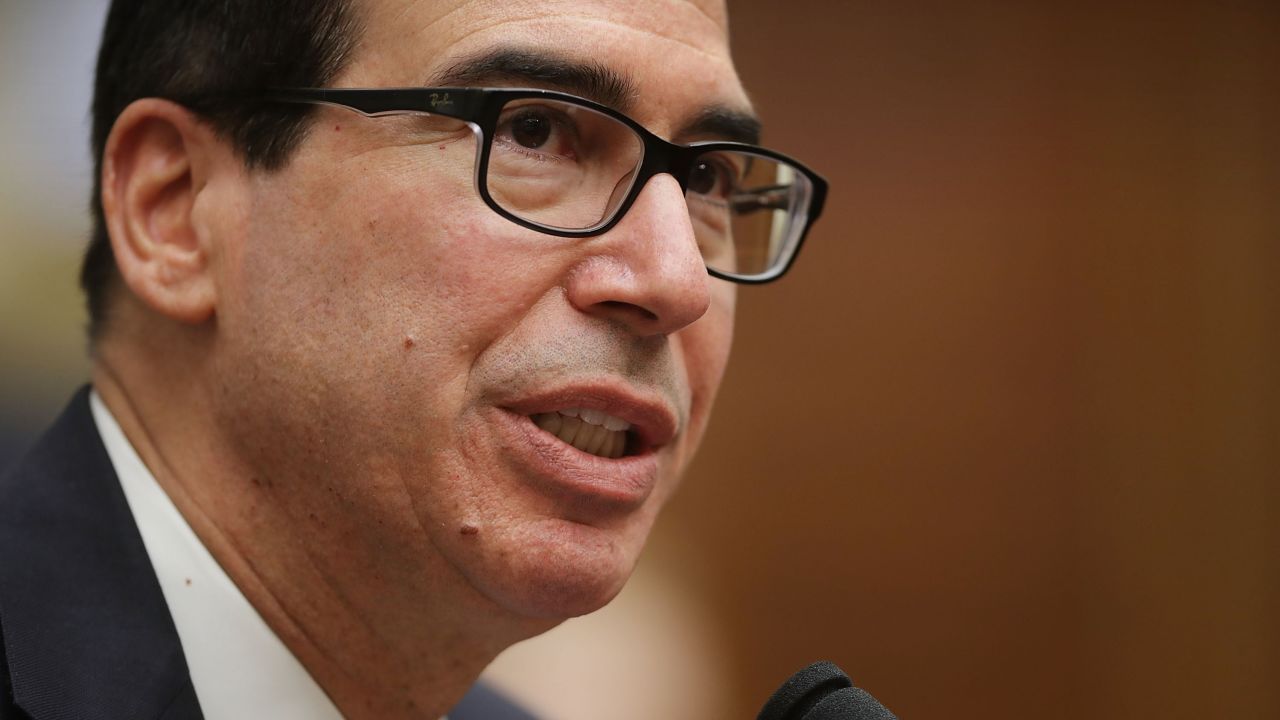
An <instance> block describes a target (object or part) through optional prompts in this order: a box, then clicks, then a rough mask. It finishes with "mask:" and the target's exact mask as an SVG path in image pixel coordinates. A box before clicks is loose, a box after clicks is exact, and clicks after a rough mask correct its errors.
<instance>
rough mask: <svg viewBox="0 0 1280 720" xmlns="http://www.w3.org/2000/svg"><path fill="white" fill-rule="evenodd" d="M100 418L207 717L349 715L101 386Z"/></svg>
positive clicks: (320, 719)
mask: <svg viewBox="0 0 1280 720" xmlns="http://www.w3.org/2000/svg"><path fill="white" fill-rule="evenodd" d="M89 403H90V407H91V410H92V412H93V419H94V422H95V423H96V424H97V426H98V432H99V433H100V434H101V435H102V442H103V444H104V445H105V446H106V448H107V454H108V456H109V457H110V458H111V464H112V465H113V466H115V470H116V474H117V475H118V476H119V478H120V486H121V488H122V489H123V490H124V495H125V498H126V499H127V500H128V503H129V509H130V511H131V512H132V513H133V517H134V520H135V522H136V523H137V525H138V530H139V532H140V533H141V535H142V541H143V544H144V545H145V546H146V549H147V555H148V556H150V559H151V565H152V567H153V568H154V569H155V573H156V577H157V578H158V579H159V581H160V588H161V590H162V591H163V593H164V599H165V602H166V603H168V606H169V612H170V614H171V615H172V616H173V623H174V625H175V626H176V627H177V630H178V637H179V639H180V640H181V641H182V649H183V653H184V654H185V655H186V658H187V666H188V668H189V669H190V672H191V682H192V684H193V685H194V686H195V691H196V697H197V698H198V699H199V701H200V708H201V710H202V711H203V713H204V717H205V718H206V719H207V720H224V719H225V720H239V719H240V718H246V717H270V718H279V719H280V720H341V718H342V714H341V713H340V712H338V709H337V707H336V706H334V704H333V701H332V700H330V699H329V697H328V696H327V695H325V693H324V691H323V690H322V689H320V686H319V685H318V684H316V681H315V680H314V679H312V677H311V675H310V674H308V673H307V671H306V668H304V667H303V666H302V663H300V662H299V661H298V659H297V658H296V657H294V656H293V653H291V652H290V651H289V649H288V648H287V647H285V645H284V643H283V642H282V641H281V640H280V638H279V637H277V636H276V634H275V633H274V632H272V630H271V628H270V627H268V626H267V623H266V622H265V621H264V620H263V619H262V617H261V616H260V615H259V614H258V613H257V611H256V610H254V608H253V606H252V605H250V604H249V601H248V600H247V599H246V598H245V597H244V595H243V594H242V593H241V592H240V590H239V588H237V587H236V585H235V583H234V582H232V581H231V578H230V577H228V576H227V574H226V572H225V571H224V570H223V569H222V567H221V566H220V565H218V563H217V561H216V560H214V558H213V556H212V555H211V554H210V553H209V550H208V549H207V548H205V546H204V545H203V544H202V543H201V542H200V539H199V538H198V537H196V534H195V532H194V531H193V530H192V529H191V526H190V525H188V524H187V522H186V520H185V519H184V518H183V517H182V514H181V513H180V512H178V509H177V507H175V506H174V504H173V501H172V500H170V499H169V496H168V495H167V494H166V493H165V492H164V490H163V489H162V488H161V487H160V484H159V483H158V482H156V479H155V476H153V475H152V474H151V472H150V471H149V470H148V469H147V466H146V465H144V464H143V462H142V459H141V458H139V457H138V454H137V452H135V451H134V449H133V446H132V445H130V444H129V441H128V439H127V438H126V437H125V435H124V432H123V431H121V429H120V425H119V424H118V423H117V422H116V420H115V417H113V416H112V414H111V411H110V410H108V409H107V406H106V404H104V403H103V402H102V399H101V398H100V397H98V393H97V392H96V391H95V392H94V393H92V395H91V396H90V399H89Z"/></svg>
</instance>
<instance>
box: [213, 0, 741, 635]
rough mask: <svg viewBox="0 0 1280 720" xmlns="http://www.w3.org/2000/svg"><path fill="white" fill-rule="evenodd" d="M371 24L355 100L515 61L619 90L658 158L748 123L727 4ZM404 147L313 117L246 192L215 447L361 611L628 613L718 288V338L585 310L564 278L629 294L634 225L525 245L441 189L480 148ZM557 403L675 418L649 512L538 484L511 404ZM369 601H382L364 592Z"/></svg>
mask: <svg viewBox="0 0 1280 720" xmlns="http://www.w3.org/2000/svg"><path fill="white" fill-rule="evenodd" d="M364 8H365V11H366V12H365V15H366V16H365V17H364V18H363V20H364V25H365V27H366V34H365V36H364V38H363V40H362V42H361V43H360V45H359V49H358V51H357V52H356V54H355V56H354V59H353V63H352V65H351V67H350V68H349V69H348V71H347V72H346V73H344V75H343V76H342V77H340V78H339V79H338V81H337V82H336V83H335V84H337V85H340V86H351V87H396V86H406V85H415V84H422V83H423V82H424V79H429V78H431V77H432V76H433V74H435V73H438V72H439V71H440V70H442V69H443V68H445V67H448V66H449V65H450V64H451V63H453V62H456V61H457V60H458V59H459V58H465V57H468V56H473V55H475V54H478V53H483V52H487V51H492V50H493V49H494V48H496V47H516V48H534V49H538V50H540V51H545V52H548V53H551V54H554V55H555V56H557V57H562V58H569V59H577V60H581V61H582V62H584V63H585V62H592V63H599V64H602V65H604V66H606V67H609V68H612V69H614V70H615V71H617V72H618V73H621V74H625V75H627V76H629V77H630V78H632V79H633V80H634V87H635V88H636V92H637V94H638V100H639V102H638V103H637V113H636V117H637V119H638V120H639V121H640V122H642V123H643V124H645V125H646V126H648V127H650V128H651V129H652V130H654V131H655V132H658V133H659V134H660V135H664V136H669V134H670V133H671V132H672V129H673V128H674V127H677V126H678V123H679V121H680V120H681V119H682V118H684V117H686V116H688V115H690V114H691V113H694V112H696V111H697V110H698V109H699V108H701V107H703V105H704V104H705V101H706V99H707V98H713V99H714V100H715V101H717V102H719V103H721V104H727V105H735V106H739V107H744V108H745V107H747V103H746V99H745V95H744V94H743V92H742V90H741V87H740V85H739V83H738V80H737V77H736V75H735V74H734V72H733V68H732V64H731V61H730V60H729V56H728V48H727V31H726V29H725V17H724V8H723V5H722V4H721V3H690V2H683V1H682V0H670V1H669V2H661V3H629V2H599V3H581V2H537V3H533V2H506V3H491V2H462V3H439V2H435V3H431V2H414V3H403V2H393V1H391V0H385V1H378V2H372V3H369V4H368V5H367V6H364ZM398 123H400V121H396V120H392V121H390V122H388V121H387V120H370V119H365V118H359V117H358V116H355V115H352V114H347V113H343V112H342V111H340V110H333V109H325V110H322V111H320V112H318V113H317V119H316V121H315V126H314V127H313V129H312V132H311V135H310V137H309V139H308V141H307V143H306V144H305V146H304V147H303V148H302V149H301V150H300V151H299V154H298V156H297V157H296V158H295V159H294V161H293V162H291V164H290V166H289V167H288V168H286V169H285V170H284V171H282V172H281V173H278V174H275V175H271V176H267V177H265V178H258V179H256V180H255V185H256V186H255V188H254V192H253V199H252V202H253V204H254V208H253V212H252V213H251V214H252V215H253V219H252V220H251V221H250V227H249V231H248V235H247V239H246V243H245V246H244V247H243V248H241V252H240V260H239V263H240V265H239V266H238V267H237V268H235V269H234V271H233V272H230V273H228V277H229V281H231V282H234V283H236V284H237V286H238V289H239V290H240V291H241V292H240V293H239V294H238V295H236V294H235V293H232V295H234V296H235V297H236V299H235V300H232V301H230V302H231V304H230V306H229V307H227V308H226V309H225V311H224V312H223V311H220V313H221V314H220V322H222V323H224V325H225V327H226V329H227V331H228V333H229V339H228V341H227V342H226V343H224V345H223V349H224V354H223V355H222V356H221V357H220V359H219V362H221V363H222V367H223V377H224V378H226V382H225V383H224V385H225V387H224V393H223V399H222V405H221V410H222V412H221V415H222V417H223V419H224V426H225V427H226V428H227V433H228V435H229V436H230V437H231V438H232V440H233V443H234V444H235V446H236V447H237V449H238V452H239V453H241V454H242V455H243V456H244V458H245V461H246V462H245V465H246V466H247V467H250V468H252V469H253V471H254V472H256V473H260V474H263V475H267V476H270V477H271V478H272V480H273V482H274V483H275V484H276V485H275V486H276V487H278V488H281V489H282V491H280V492H277V493H276V498H275V499H276V500H277V501H279V502H280V503H282V505H283V507H284V514H285V515H287V516H288V517H289V518H291V520H290V522H291V523H292V524H293V525H294V527H293V532H294V533H295V534H296V535H300V536H303V537H306V538H307V543H308V544H309V549H308V552H309V553H310V554H311V555H312V557H313V562H314V563H315V564H317V565H318V566H320V567H322V568H324V572H325V573H326V575H328V576H329V577H330V578H331V581H330V584H331V585H332V586H333V587H335V588H342V592H344V593H346V594H348V595H349V596H350V597H349V598H348V602H350V603H351V604H353V605H356V606H359V607H361V608H363V609H365V610H368V611H370V612H377V611H380V610H381V611H385V610H387V609H388V608H393V607H397V606H398V605H411V604H412V603H414V602H418V603H420V604H421V603H424V600H423V597H422V596H424V595H425V596H428V597H433V598H435V600H431V601H426V602H427V603H428V604H430V602H438V603H440V604H447V602H451V601H457V602H463V603H466V602H470V603H472V604H475V605H477V606H483V607H487V608H489V611H490V612H497V611H501V612H504V613H509V614H512V615H514V616H522V617H532V618H538V619H539V623H541V622H543V621H545V620H546V619H552V618H554V619H559V618H563V617H566V616H570V615H576V614H580V613H583V612H587V611H590V610H593V609H595V608H597V607H599V606H600V605H601V604H603V603H604V602H607V601H608V599H610V598H611V597H612V596H613V594H614V593H616V592H617V591H618V589H620V587H621V585H622V582H624V581H625V579H626V577H627V575H628V574H629V572H630V570H631V567H632V566H633V565H634V563H635V561H636V559H637V557H638V554H639V552H640V548H641V547H642V545H643V541H644V538H645V536H646V535H647V533H648V531H649V529H650V527H651V526H652V523H653V520H654V518H655V516H656V514H657V511H658V510H659V508H660V507H661V505H662V504H663V502H665V500H666V499H667V498H668V497H669V496H670V494H671V493H672V492H673V491H674V489H675V487H676V484H677V481H678V477H679V475H680V473H681V471H682V470H683V468H684V467H685V465H686V464H687V462H688V460H689V459H690V457H691V456H692V453H693V451H694V450H695V449H696V446H697V444H698V441H699V440H700V438H701V434H702V432H703V429H704V428H705V424H706V421H707V417H708V414H709V411H710V406H711V403H712V400H713V399H714V396H715V391H716V389H717V387H718V385H719V382H720V378H721V375H722V373H723V369H724V365H725V362H726V360H727V355H728V347H729V343H730V339H731V335H732V314H733V304H734V291H733V289H732V288H731V287H729V286H728V285H727V284H726V283H724V282H723V281H719V280H711V279H709V278H708V279H706V282H707V283H709V285H710V296H711V302H710V305H709V307H708V308H707V309H706V312H705V314H704V315H703V316H702V317H701V318H700V319H698V320H697V321H696V322H693V323H692V324H690V325H687V326H684V327H680V328H674V329H671V331H670V332H661V333H656V334H646V333H638V332H636V330H635V328H634V327H632V326H630V325H628V323H627V322H625V321H619V320H618V318H617V317H616V316H614V315H613V314H611V313H610V312H607V308H600V307H595V306H593V307H591V308H584V307H581V306H579V305H575V298H574V292H576V290H575V289H574V288H575V286H574V284H573V278H575V276H577V277H579V278H580V277H582V276H583V275H584V273H587V274H589V272H590V268H595V267H598V266H601V264H604V265H606V266H608V267H611V268H612V267H617V268H620V269H621V270H622V271H624V272H626V271H627V266H628V263H630V262H632V261H634V260H635V258H634V257H632V256H628V255H626V253H634V252H636V251H635V250H633V249H627V250H622V249H619V248H623V247H624V246H625V247H627V248H634V247H640V246H641V244H637V243H631V244H625V243H624V242H623V240H619V239H617V238H622V237H624V235H625V234H626V233H628V232H631V233H635V232H638V230H637V228H640V227H641V225H642V224H643V222H645V221H644V220H643V219H642V218H639V217H637V218H635V219H624V223H623V224H622V225H620V226H619V228H618V229H617V230H615V231H613V232H612V233H610V234H607V235H606V236H602V237H601V238H599V239H591V240H589V241H582V240H571V241H566V240H565V239H560V238H551V237H549V236H545V235H541V234H538V233H535V232H533V231H528V230H525V229H523V228H520V227H518V226H516V225H514V224H512V223H510V222H509V221H507V220H505V219H503V218H501V217H499V216H497V215H496V214H495V213H493V212H492V211H491V210H490V209H488V208H487V207H486V206H484V204H483V203H482V202H481V201H480V199H479V198H478V197H477V196H476V193H475V191H474V189H473V188H472V187H471V184H470V178H469V177H468V176H467V175H466V173H464V172H463V173H458V172H453V173H451V172H440V171H438V168H439V167H442V166H445V165H446V163H444V161H443V159H444V158H446V157H449V154H450V153H455V152H457V153H461V154H463V155H466V154H468V153H471V154H473V153H474V150H473V149H467V147H466V142H467V140H466V138H465V137H461V138H456V139H453V140H450V141H449V142H448V143H445V142H440V143H433V144H432V145H430V146H424V145H419V144H414V143H412V142H405V141H403V140H399V141H398V140H396V139H395V137H396V136H395V132H394V129H395V128H396V127H397V126H398V125H397V124H398ZM433 165H434V167H436V168H437V171H435V172H433V171H432V170H431V168H432V167H433ZM450 167H452V166H450ZM646 192H648V191H647V190H646ZM655 192H656V191H655ZM670 199H671V198H669V197H668V198H666V199H664V200H663V201H661V202H667V203H668V205H670V203H669V202H668V201H670ZM660 204H661V203H660V202H659V201H657V200H654V201H652V202H651V203H649V204H647V205H644V207H645V208H648V207H657V206H658V205H660ZM668 209H670V208H668ZM639 212H641V211H637V213H639ZM686 215H687V213H686ZM686 222H687V220H686ZM646 228H647V226H646ZM610 235H613V236H614V239H610ZM680 237H681V232H680V230H679V228H676V229H673V230H672V231H671V232H669V233H667V232H661V231H659V232H655V233H653V234H652V237H650V238H649V239H648V241H649V242H650V243H652V244H654V245H653V247H660V246H661V243H664V242H677V241H678V239H679V238H680ZM584 268H587V269H584ZM548 388H549V389H551V390H557V391H558V389H564V388H569V391H567V392H568V395H566V396H571V397H579V396H583V395H585V396H590V395H591V394H592V393H594V392H597V391H599V392H600V393H601V394H603V395H606V396H608V397H607V398H606V400H607V402H613V403H617V402H620V401H619V400H618V399H617V397H616V396H617V395H625V396H627V397H628V398H630V397H631V396H642V397H644V398H648V399H652V400H653V403H654V404H657V405H665V406H668V407H669V409H670V413H671V414H672V415H673V416H674V417H675V423H676V425H677V427H678V434H677V435H676V437H675V438H673V439H672V440H671V441H670V442H668V443H666V444H664V446H663V447H661V448H657V449H655V451H654V464H655V467H656V468H657V469H656V471H655V472H656V476H655V480H654V481H653V486H652V488H651V489H649V490H648V491H647V492H645V493H642V495H643V497H642V498H641V499H640V501H639V502H635V503H632V504H631V505H628V504H627V503H614V504H613V505H610V503H611V502H613V501H612V500H611V498H612V497H613V496H612V495H608V494H606V495H604V496H602V497H604V498H605V499H604V500H601V499H599V498H596V499H593V498H592V496H591V495H590V493H584V494H578V495H575V494H574V492H571V491H563V492H561V491H548V490H547V489H546V486H545V484H544V485H539V484H538V483H536V482H531V481H530V478H529V475H528V473H527V472H525V468H526V467H527V466H528V465H529V464H530V463H532V462H534V461H526V460H525V459H521V458H523V457H524V455H523V454H527V452H526V451H525V450H523V449H520V448H518V447H515V445H517V444H518V443H519V441H518V440H513V437H514V436H513V435H512V433H511V432H510V431H511V430H512V428H513V427H515V426H516V424H517V423H519V422H520V420H519V418H517V417H514V416H516V415H518V413H514V412H512V410H511V406H519V405H520V404H521V403H522V402H524V401H526V400H527V399H528V398H530V397H533V396H537V395H538V394H539V393H543V392H544V391H547V389H548ZM575 393H576V394H575ZM626 402H630V400H627V401H626ZM623 404H625V402H624V403H623ZM522 453H523V454H522ZM513 458H516V459H513ZM581 465H582V466H583V467H595V466H594V465H590V463H589V462H588V461H586V460H584V461H583V463H581ZM539 467H541V466H539ZM575 467H577V466H575ZM548 472H551V471H548ZM552 474H554V473H552ZM606 480H607V478H606ZM283 489H287V490H288V492H284V491H283ZM615 494H616V493H615ZM316 517H319V518H320V519H321V520H324V521H325V522H324V524H323V527H320V526H319V525H317V522H316V520H315V518H316ZM370 575H373V576H376V578H377V580H376V582H375V583H373V584H371V585H368V581H369V577H368V576H370ZM362 581H363V582H365V583H366V584H367V585H368V587H370V588H373V590H362V589H353V587H354V586H355V585H357V584H358V583H359V582H362ZM375 591H376V594H379V595H378V597H377V598H374V597H372V595H373V594H375ZM398 609H399V610H402V609H403V608H398Z"/></svg>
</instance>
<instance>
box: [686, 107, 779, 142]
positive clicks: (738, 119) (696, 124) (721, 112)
mask: <svg viewBox="0 0 1280 720" xmlns="http://www.w3.org/2000/svg"><path fill="white" fill-rule="evenodd" d="M761 129H762V128H761V124H760V119H759V118H757V117H756V116H754V115H752V114H750V113H745V112H742V111H741V110H734V109H733V108H730V107H727V106H724V105H712V106H710V107H707V108H705V109H703V110H702V112H700V113H698V114H696V115H694V116H693V118H692V119H690V120H689V121H688V122H686V123H685V124H684V125H683V126H681V128H680V132H678V133H676V136H677V137H688V136H703V137H705V136H712V137H717V138H723V139H726V140H733V141H735V142H741V143H748V144H750V145H759V144H760V131H761Z"/></svg>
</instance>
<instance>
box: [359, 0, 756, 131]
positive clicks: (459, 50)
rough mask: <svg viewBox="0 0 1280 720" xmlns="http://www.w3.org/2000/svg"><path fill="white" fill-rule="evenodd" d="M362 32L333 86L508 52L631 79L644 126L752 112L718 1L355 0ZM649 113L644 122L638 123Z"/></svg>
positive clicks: (427, 75)
mask: <svg viewBox="0 0 1280 720" xmlns="http://www.w3.org/2000/svg"><path fill="white" fill-rule="evenodd" d="M356 5H357V7H358V8H359V13H360V16H361V19H362V21H363V25H364V32H363V33H362V35H361V40H360V43H359V45H358V46H357V49H356V52H355V55H354V57H353V58H352V62H351V63H350V64H349V66H348V70H347V72H345V73H344V77H342V78H339V83H340V84H348V85H352V86H374V87H391V86H402V87H403V86H417V85H430V84H433V79H434V78H438V77H440V76H441V75H442V74H443V73H444V71H445V70H446V69H448V68H450V67H453V66H456V65H457V64H458V63H459V62H462V61H465V60H466V59H468V58H473V57H482V56H485V55H488V54H492V53H493V52H495V51H501V50H504V49H513V50H519V51H527V52H529V51H531V52H536V53H541V54H545V55H548V56H552V57H556V58H559V59H563V60H567V61H570V62H581V63H584V64H588V63H589V64H598V65H603V66H605V67H606V68H608V69H610V70H612V71H614V72H616V73H618V74H620V75H624V76H626V77H628V78H629V79H630V80H631V81H632V83H633V85H634V88H635V91H636V93H637V94H638V95H639V96H640V97H639V98H638V99H639V100H640V101H641V102H640V103H639V105H640V106H642V107H643V108H645V110H644V111H643V112H640V113H637V119H638V120H641V121H642V122H644V121H646V119H648V120H660V118H661V117H662V116H663V115H664V114H666V113H680V112H684V111H687V110H688V107H683V106H689V105H693V104H704V105H705V104H719V105H724V106H728V107H734V108H739V109H742V110H747V109H749V104H748V101H747V98H746V93H745V92H744V91H743V90H742V86H741V83H740V82H739V80H738V77H737V74H736V72H735V70H734V67H733V61H732V60H731V58H730V56H729V40H728V18H727V14H726V11H725V5H724V3H723V2H722V0H642V1H639V2H637V1H636V0H585V1H584V0H540V1H538V2H526V1H524V0H506V1H494V0H462V1H460V0H357V2H356ZM645 114H647V115H649V116H650V117H649V118H645V117H643V115H645Z"/></svg>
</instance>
